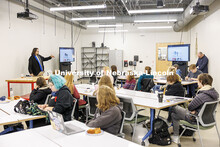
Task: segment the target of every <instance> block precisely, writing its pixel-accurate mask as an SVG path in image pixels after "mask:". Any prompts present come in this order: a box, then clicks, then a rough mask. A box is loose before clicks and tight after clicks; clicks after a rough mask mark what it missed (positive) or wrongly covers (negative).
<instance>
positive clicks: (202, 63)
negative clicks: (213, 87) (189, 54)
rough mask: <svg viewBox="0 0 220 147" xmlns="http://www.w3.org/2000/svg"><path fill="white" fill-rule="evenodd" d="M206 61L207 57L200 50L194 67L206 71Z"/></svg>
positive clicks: (207, 60)
mask: <svg viewBox="0 0 220 147" xmlns="http://www.w3.org/2000/svg"><path fill="white" fill-rule="evenodd" d="M208 62H209V59H208V58H207V57H206V56H205V54H203V53H202V52H199V53H198V60H197V63H196V67H198V69H199V70H201V71H202V72H203V73H208Z"/></svg>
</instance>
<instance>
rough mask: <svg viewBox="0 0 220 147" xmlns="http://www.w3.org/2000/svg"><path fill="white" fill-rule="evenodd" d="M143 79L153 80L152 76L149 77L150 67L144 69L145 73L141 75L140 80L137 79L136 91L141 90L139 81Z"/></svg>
mask: <svg viewBox="0 0 220 147" xmlns="http://www.w3.org/2000/svg"><path fill="white" fill-rule="evenodd" d="M145 78H150V79H154V76H153V75H151V67H150V66H146V67H145V73H144V74H143V75H141V76H140V78H139V79H138V83H137V88H136V89H137V90H138V91H140V90H141V81H142V80H143V79H145Z"/></svg>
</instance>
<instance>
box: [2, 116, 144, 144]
mask: <svg viewBox="0 0 220 147" xmlns="http://www.w3.org/2000/svg"><path fill="white" fill-rule="evenodd" d="M69 123H71V124H73V125H75V126H78V127H80V128H82V129H84V130H88V129H89V127H87V126H86V125H85V124H83V123H81V122H79V121H76V120H74V121H70V122H66V123H65V124H66V125H68V124H69ZM28 136H29V137H28ZM33 139H34V140H33ZM10 140H13V142H12V143H7V142H8V141H10ZM16 142H17V143H18V144H19V143H20V144H19V146H22V145H23V146H25V145H26V146H27V144H30V145H31V146H35V145H36V146H38V147H39V146H48V147H49V146H50V145H51V146H55V147H56V146H62V147H69V146H76V147H89V146H91V147H103V146H104V147H114V146H115V147H116V146H117V147H118V146H120V147H141V146H140V145H138V144H135V143H133V142H131V141H128V140H125V139H122V138H119V137H117V136H114V135H111V134H109V133H107V132H104V133H103V134H102V135H100V136H88V135H86V132H81V133H77V134H72V135H64V134H62V133H60V132H58V131H56V130H53V129H52V126H50V125H49V126H45V127H39V128H34V129H30V130H25V131H21V132H16V133H12V134H7V135H3V136H0V143H1V147H11V146H14V144H16ZM43 143H44V144H43Z"/></svg>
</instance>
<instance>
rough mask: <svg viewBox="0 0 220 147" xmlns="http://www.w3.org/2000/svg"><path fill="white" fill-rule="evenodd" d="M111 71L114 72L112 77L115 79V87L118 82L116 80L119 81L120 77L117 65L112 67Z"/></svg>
mask: <svg viewBox="0 0 220 147" xmlns="http://www.w3.org/2000/svg"><path fill="white" fill-rule="evenodd" d="M111 71H112V76H113V78H114V83H113V85H115V82H116V80H117V77H118V75H117V71H118V70H117V66H116V65H112V66H111Z"/></svg>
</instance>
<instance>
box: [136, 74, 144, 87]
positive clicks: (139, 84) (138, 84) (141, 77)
mask: <svg viewBox="0 0 220 147" xmlns="http://www.w3.org/2000/svg"><path fill="white" fill-rule="evenodd" d="M142 79H143V75H141V76H140V78H139V79H138V83H137V90H141V80H142Z"/></svg>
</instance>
